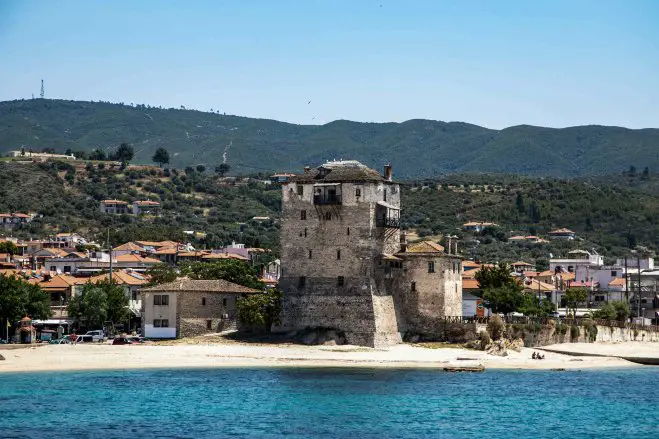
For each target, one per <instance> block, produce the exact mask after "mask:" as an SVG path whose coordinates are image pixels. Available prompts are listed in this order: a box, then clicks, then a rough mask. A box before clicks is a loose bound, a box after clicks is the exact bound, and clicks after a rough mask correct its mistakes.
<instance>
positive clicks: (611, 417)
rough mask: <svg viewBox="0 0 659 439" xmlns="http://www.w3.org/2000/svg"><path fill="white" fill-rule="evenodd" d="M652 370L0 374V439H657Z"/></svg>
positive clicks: (658, 396) (656, 378)
mask: <svg viewBox="0 0 659 439" xmlns="http://www.w3.org/2000/svg"><path fill="white" fill-rule="evenodd" d="M658 413H659V368H650V367H646V368H638V369H616V370H584V371H563V372H559V371H508V370H487V371H485V372H484V373H446V372H443V371H441V370H385V369H344V368H260V369H236V368H230V369H192V370H191V369H177V370H130V371H102V372H98V371H93V372H68V373H61V372H49V373H11V374H0V437H3V438H6V437H17V438H26V437H27V438H48V439H55V438H99V439H100V438H146V437H157V438H175V437H176V438H182V437H187V438H206V437H259V438H260V437H280V436H286V437H291V438H318V437H338V438H360V439H363V438H393V437H405V438H416V437H439V438H442V437H446V438H480V437H482V438H509V437H514V438H519V439H524V438H534V439H535V438H571V437H575V438H580V439H584V438H622V437H634V438H659V420H658V418H657V414H658Z"/></svg>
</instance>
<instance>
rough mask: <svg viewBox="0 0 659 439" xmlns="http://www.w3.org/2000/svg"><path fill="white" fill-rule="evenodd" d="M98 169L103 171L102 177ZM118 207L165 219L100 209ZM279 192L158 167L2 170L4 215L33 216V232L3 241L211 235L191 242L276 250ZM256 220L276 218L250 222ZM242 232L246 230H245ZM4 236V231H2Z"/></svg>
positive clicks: (58, 165) (13, 166) (16, 166)
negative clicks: (147, 206)
mask: <svg viewBox="0 0 659 439" xmlns="http://www.w3.org/2000/svg"><path fill="white" fill-rule="evenodd" d="M99 166H100V167H101V168H103V169H99ZM104 199H119V200H123V201H127V202H133V201H136V200H152V201H159V202H160V203H161V205H162V215H161V216H159V217H141V218H138V217H135V216H133V215H108V214H104V213H102V212H101V211H100V208H99V206H100V201H101V200H104ZM279 199H280V188H279V187H273V186H271V185H265V184H263V182H258V181H257V180H255V179H249V178H245V179H241V180H240V181H237V182H236V181H234V179H229V178H225V179H219V178H217V177H215V176H212V175H205V174H203V173H198V172H192V171H191V172H190V173H188V174H186V173H183V172H180V173H179V172H178V171H176V170H171V171H163V170H160V169H158V168H153V167H129V168H128V169H126V170H124V171H122V170H120V169H119V167H116V168H114V167H112V168H111V167H107V168H105V167H104V165H103V164H100V165H92V164H88V165H87V166H85V164H79V165H78V166H76V167H73V166H71V164H70V163H64V162H53V161H50V162H46V163H38V164H36V163H29V164H22V163H16V162H4V163H3V162H0V212H3V213H4V212H34V213H37V214H38V217H37V218H36V219H35V220H34V221H33V222H32V223H30V224H27V225H25V226H22V227H21V228H19V229H15V230H13V231H4V233H1V234H4V235H10V234H11V235H13V236H19V237H23V238H29V237H44V236H47V235H52V234H54V233H57V232H60V231H77V232H79V233H81V234H82V235H83V236H85V237H87V238H88V239H93V240H95V241H96V242H98V243H105V242H106V239H107V232H108V231H109V233H110V241H111V243H112V244H113V245H116V244H118V243H123V242H126V241H130V240H140V239H141V240H151V241H154V240H155V241H158V240H170V239H171V240H177V241H186V242H187V241H190V239H191V238H190V237H188V236H184V234H183V231H184V230H192V231H198V232H204V233H206V234H207V235H206V237H205V238H204V239H202V240H195V239H193V242H194V243H195V244H196V245H197V246H199V247H200V248H203V247H208V248H210V247H219V246H222V245H224V244H230V243H231V241H234V240H235V241H236V242H244V243H246V244H247V245H248V246H253V247H261V246H266V247H272V248H277V246H278V244H279V241H278V240H279V238H278V224H277V223H276V222H275V221H274V218H276V217H277V216H278V213H277V212H278V211H279V209H280V202H279ZM255 216H267V217H271V218H273V220H270V221H262V222H258V221H252V220H251V219H252V218H253V217H255ZM240 223H243V224H242V229H241V225H240ZM0 230H2V229H0Z"/></svg>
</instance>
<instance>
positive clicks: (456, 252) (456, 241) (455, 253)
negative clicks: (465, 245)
mask: <svg viewBox="0 0 659 439" xmlns="http://www.w3.org/2000/svg"><path fill="white" fill-rule="evenodd" d="M453 238H454V239H455V241H454V244H453V245H455V247H454V249H453V254H454V255H457V254H458V237H457V236H454V237H453Z"/></svg>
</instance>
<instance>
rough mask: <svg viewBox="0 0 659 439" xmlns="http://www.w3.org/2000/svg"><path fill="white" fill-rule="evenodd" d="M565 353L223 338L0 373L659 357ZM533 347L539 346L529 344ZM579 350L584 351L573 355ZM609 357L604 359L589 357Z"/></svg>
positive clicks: (628, 348) (93, 347)
mask: <svg viewBox="0 0 659 439" xmlns="http://www.w3.org/2000/svg"><path fill="white" fill-rule="evenodd" d="M546 348H548V349H563V350H565V351H569V353H570V355H564V354H561V353H556V352H544V354H545V359H544V360H533V359H531V355H532V353H533V351H534V349H529V348H524V349H522V351H521V352H513V351H510V352H509V355H508V356H507V357H497V356H492V355H488V354H486V353H485V352H481V351H474V350H468V349H461V348H452V347H440V348H430V347H424V346H422V345H409V344H401V345H397V346H393V347H390V348H387V349H370V348H364V347H356V346H304V345H295V344H259V343H245V342H234V341H226V340H225V339H222V338H219V337H213V338H208V339H207V340H205V339H201V340H200V339H194V340H190V342H189V343H186V342H185V341H184V342H176V343H174V344H158V343H145V344H139V345H128V346H112V345H108V344H100V343H99V344H84V345H83V344H80V345H75V346H73V345H44V346H30V347H26V348H22V349H7V347H5V348H4V349H3V348H2V347H0V354H2V355H3V356H4V357H5V360H4V361H0V372H28V371H68V370H95V369H98V370H100V369H119V370H122V369H139V368H193V367H200V368H210V367H285V366H290V367H387V368H435V369H442V368H443V367H446V366H457V365H460V366H475V365H482V366H484V367H485V368H486V369H490V368H506V369H585V368H606V367H639V365H638V364H635V363H632V362H629V361H626V360H623V359H621V358H616V357H615V356H616V355H621V353H624V354H629V353H633V354H634V355H641V354H642V355H645V356H654V357H659V343H643V342H630V343H618V344H591V343H588V344H586V343H575V344H565V345H554V346H547V347H546ZM535 351H536V352H539V350H537V349H535ZM579 352H583V353H585V354H586V355H585V356H580V355H575V354H577V353H579ZM593 354H595V355H611V356H593Z"/></svg>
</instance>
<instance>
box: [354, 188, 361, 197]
mask: <svg viewBox="0 0 659 439" xmlns="http://www.w3.org/2000/svg"><path fill="white" fill-rule="evenodd" d="M361 196H362V190H361V188H356V189H355V197H361Z"/></svg>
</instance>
